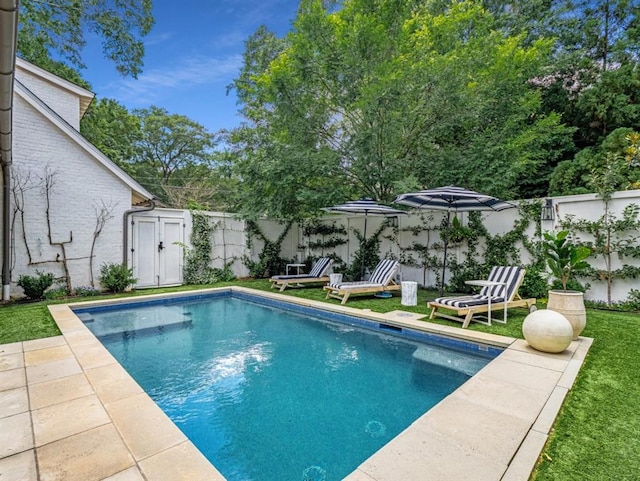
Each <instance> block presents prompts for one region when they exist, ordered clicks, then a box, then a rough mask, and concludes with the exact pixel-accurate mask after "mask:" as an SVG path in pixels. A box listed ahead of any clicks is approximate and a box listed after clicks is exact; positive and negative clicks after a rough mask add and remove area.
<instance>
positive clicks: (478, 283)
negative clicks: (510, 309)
mask: <svg viewBox="0 0 640 481" xmlns="http://www.w3.org/2000/svg"><path fill="white" fill-rule="evenodd" d="M465 284H468V285H470V286H480V287H491V286H506V285H507V283H506V282H496V281H486V280H478V281H465ZM505 294H506V292H505ZM503 302H504V317H503V320H502V321H498V320H496V322H501V323H502V324H506V323H507V300H506V299H505V300H504V301H503ZM487 307H488V309H489V310H488V311H487V325H489V326H490V325H491V296H489V304H488V306H487Z"/></svg>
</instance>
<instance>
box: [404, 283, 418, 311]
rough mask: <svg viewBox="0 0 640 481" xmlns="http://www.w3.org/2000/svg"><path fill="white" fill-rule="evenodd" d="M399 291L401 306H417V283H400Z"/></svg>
mask: <svg viewBox="0 0 640 481" xmlns="http://www.w3.org/2000/svg"><path fill="white" fill-rule="evenodd" d="M400 290H401V291H402V301H400V304H402V305H403V306H416V305H418V283H417V282H414V281H402V282H401V283H400Z"/></svg>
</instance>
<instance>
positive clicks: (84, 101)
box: [16, 57, 96, 117]
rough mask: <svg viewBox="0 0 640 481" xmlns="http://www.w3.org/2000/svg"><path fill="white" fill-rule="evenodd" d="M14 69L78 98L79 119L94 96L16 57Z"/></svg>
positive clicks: (88, 91)
mask: <svg viewBox="0 0 640 481" xmlns="http://www.w3.org/2000/svg"><path fill="white" fill-rule="evenodd" d="M16 68H17V69H22V70H26V71H27V72H30V73H32V74H34V75H37V76H38V77H40V78H42V79H43V80H46V81H47V82H51V83H52V84H55V85H56V86H57V87H60V88H62V89H64V90H67V91H69V92H71V93H72V94H74V95H77V96H78V97H80V117H82V116H83V115H84V113H85V112H86V111H87V108H89V104H90V103H91V101H92V100H93V98H94V97H95V96H96V95H95V94H94V93H93V92H91V91H90V90H87V89H85V88H83V87H80V86H79V85H76V84H74V83H73V82H69V81H68V80H65V79H63V78H61V77H58V76H57V75H54V74H52V73H51V72H48V71H46V70H44V69H42V68H40V67H37V66H35V65H33V64H32V63H29V62H27V61H26V60H23V59H21V58H20V57H16Z"/></svg>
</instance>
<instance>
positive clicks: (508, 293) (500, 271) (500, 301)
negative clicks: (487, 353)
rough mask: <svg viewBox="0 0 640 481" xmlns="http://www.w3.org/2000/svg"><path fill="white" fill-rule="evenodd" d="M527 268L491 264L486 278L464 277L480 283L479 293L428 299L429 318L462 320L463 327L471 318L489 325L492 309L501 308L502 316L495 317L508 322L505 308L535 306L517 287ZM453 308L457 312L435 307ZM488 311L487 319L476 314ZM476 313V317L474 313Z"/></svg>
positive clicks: (503, 322)
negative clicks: (451, 312) (453, 313)
mask: <svg viewBox="0 0 640 481" xmlns="http://www.w3.org/2000/svg"><path fill="white" fill-rule="evenodd" d="M525 273H526V270H525V269H523V268H521V267H517V266H494V267H493V268H492V269H491V273H490V274H489V278H488V279H487V280H486V281H467V284H470V285H476V286H482V289H481V290H480V292H479V293H478V294H474V295H469V296H458V297H439V298H437V299H435V300H433V301H431V302H429V307H431V309H432V310H431V316H430V317H429V318H430V319H433V318H434V317H443V318H445V319H450V320H452V321H459V322H462V327H463V328H466V327H468V326H469V323H470V322H471V321H474V322H479V323H481V324H486V325H489V326H490V325H491V312H492V311H494V310H496V311H498V310H500V309H502V310H503V312H504V314H503V318H502V320H500V319H499V318H498V319H494V320H495V321H496V322H500V323H502V324H506V323H507V308H511V307H526V308H528V309H529V310H530V311H533V310H535V304H536V300H535V299H523V298H522V297H520V295H519V294H518V289H519V288H520V285H521V284H522V281H523V280H524V275H525ZM441 308H442V309H448V310H453V311H456V315H451V314H445V313H442V312H439V311H438V309H441ZM479 313H487V317H486V320H485V318H483V317H477V316H475V315H476V314H479ZM474 316H475V317H474Z"/></svg>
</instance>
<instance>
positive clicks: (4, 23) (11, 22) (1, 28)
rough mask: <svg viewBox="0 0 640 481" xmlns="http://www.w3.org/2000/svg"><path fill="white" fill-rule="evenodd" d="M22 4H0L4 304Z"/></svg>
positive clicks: (0, 0)
mask: <svg viewBox="0 0 640 481" xmlns="http://www.w3.org/2000/svg"><path fill="white" fill-rule="evenodd" d="M18 4H19V0H0V162H1V163H2V300H3V301H8V300H9V299H10V291H11V163H12V152H11V144H12V122H13V119H12V106H13V80H14V74H15V69H16V47H17V43H18Z"/></svg>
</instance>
